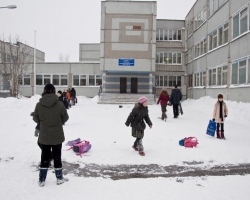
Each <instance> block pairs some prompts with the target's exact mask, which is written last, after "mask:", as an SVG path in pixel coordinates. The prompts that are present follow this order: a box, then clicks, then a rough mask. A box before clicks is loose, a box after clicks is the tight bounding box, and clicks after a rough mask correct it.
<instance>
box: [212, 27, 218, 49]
mask: <svg viewBox="0 0 250 200" xmlns="http://www.w3.org/2000/svg"><path fill="white" fill-rule="evenodd" d="M216 47H217V30H216V31H214V32H213V49H214V48H216Z"/></svg>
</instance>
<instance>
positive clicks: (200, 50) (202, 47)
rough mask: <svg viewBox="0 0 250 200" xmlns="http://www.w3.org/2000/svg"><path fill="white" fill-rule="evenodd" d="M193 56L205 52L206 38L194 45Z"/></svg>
mask: <svg viewBox="0 0 250 200" xmlns="http://www.w3.org/2000/svg"><path fill="white" fill-rule="evenodd" d="M194 49H195V53H194V54H195V58H196V57H199V56H201V55H203V54H205V53H207V39H206V38H205V39H203V40H202V41H201V42H199V43H198V44H196V45H195V46H194Z"/></svg>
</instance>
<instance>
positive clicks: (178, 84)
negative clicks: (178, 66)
mask: <svg viewBox="0 0 250 200" xmlns="http://www.w3.org/2000/svg"><path fill="white" fill-rule="evenodd" d="M177 86H179V87H180V86H181V76H177Z"/></svg>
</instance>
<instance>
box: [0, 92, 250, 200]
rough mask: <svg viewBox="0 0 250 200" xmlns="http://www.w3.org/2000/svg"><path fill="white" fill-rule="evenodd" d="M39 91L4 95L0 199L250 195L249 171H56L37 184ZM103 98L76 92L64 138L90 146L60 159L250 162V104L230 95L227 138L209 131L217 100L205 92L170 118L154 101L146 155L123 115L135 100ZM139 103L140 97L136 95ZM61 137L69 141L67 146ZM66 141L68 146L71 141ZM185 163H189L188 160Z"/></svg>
mask: <svg viewBox="0 0 250 200" xmlns="http://www.w3.org/2000/svg"><path fill="white" fill-rule="evenodd" d="M39 98H40V96H39V95H36V96H33V97H32V98H22V99H15V98H6V99H4V98H0V111H1V115H0V125H1V127H0V129H1V131H0V159H1V160H0V172H1V173H0V199H7V200H9V199H19V200H21V199H36V200H39V199H69V198H70V199H73V198H81V199H89V200H92V199H94V200H99V199H102V200H106V199H107V200H110V199H112V200H113V199H115V200H116V199H119V200H120V199H121V200H126V199H130V200H133V199H142V200H147V199H150V200H151V199H156V200H159V199H164V200H165V199H171V200H172V199H173V200H179V199H187V200H189V199H190V200H191V199H192V200H194V199H203V200H208V199H209V200H210V199H213V200H217V199H218V200H220V199H223V200H224V199H227V200H228V199H237V200H248V199H249V196H250V190H249V188H250V175H245V176H238V175H235V176H222V177H211V176H206V177H182V178H181V179H182V181H178V178H147V179H139V178H137V179H127V180H116V181H114V180H111V179H103V178H84V177H75V176H74V175H71V174H68V175H67V177H68V178H69V179H70V180H69V182H67V183H64V184H62V185H60V186H58V185H56V179H55V175H54V174H53V173H52V170H50V171H49V172H48V175H47V179H46V183H45V186H44V187H42V188H41V187H39V186H38V171H36V168H35V167H34V165H37V164H38V163H39V161H40V149H39V147H38V146H37V137H34V128H35V125H36V124H35V122H33V120H32V117H30V113H31V112H32V111H33V110H34V108H35V105H36V103H37V102H38V101H39ZM97 101H98V97H95V98H93V99H89V98H86V97H78V104H77V105H76V106H74V107H72V108H71V109H70V110H68V113H69V117H70V119H69V121H68V122H67V123H66V125H65V126H64V132H65V138H66V140H65V143H66V142H67V141H69V140H73V139H76V138H81V139H84V140H89V141H90V142H91V144H92V149H91V150H90V151H89V152H88V153H87V154H86V155H88V156H83V157H82V158H81V157H79V156H76V155H75V154H74V152H73V151H63V152H62V159H63V160H64V161H67V162H69V163H78V164H80V165H81V167H84V164H90V163H94V164H98V165H102V164H103V165H119V164H136V165H140V164H158V165H163V166H169V165H179V166H185V165H186V164H185V163H186V162H192V161H196V162H200V163H201V164H199V166H201V167H204V168H205V167H206V168H209V167H212V166H215V165H221V166H223V165H226V164H243V163H250V145H249V142H250V133H249V129H250V123H249V122H250V104H249V103H237V102H231V101H226V103H227V106H228V109H229V114H228V117H227V118H226V121H225V136H226V138H227V140H225V141H224V140H218V139H216V138H213V137H211V136H208V135H206V134H205V132H206V128H207V125H208V122H209V120H210V119H211V118H212V112H213V108H214V104H215V102H216V99H212V98H210V97H203V98H201V99H199V100H186V101H184V102H183V103H182V107H183V111H184V115H181V116H180V117H179V118H178V119H174V118H173V112H172V107H168V111H167V115H168V119H167V122H164V121H162V120H160V119H159V118H158V117H160V114H161V111H160V106H159V105H149V115H150V118H151V121H152V123H153V127H152V129H149V128H148V127H147V129H146V130H145V137H144V139H143V145H144V149H145V154H146V156H145V157H141V156H139V154H138V152H135V151H134V150H133V149H132V148H131V146H132V144H133V142H134V138H133V137H132V136H131V128H128V127H126V126H125V124H124V123H125V121H126V119H127V117H128V115H129V113H130V112H131V110H132V108H133V105H130V104H129V105H123V107H122V108H119V106H118V105H102V104H97ZM135 101H136V100H135ZM188 136H195V137H197V138H198V140H199V145H198V146H197V148H193V149H189V148H184V147H181V146H179V144H178V143H179V140H180V139H182V138H184V137H188ZM65 143H64V144H65ZM64 144H63V150H66V149H67V148H68V147H67V146H65V145H64ZM185 161H186V162H185Z"/></svg>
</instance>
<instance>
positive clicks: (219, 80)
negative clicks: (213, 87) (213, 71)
mask: <svg viewBox="0 0 250 200" xmlns="http://www.w3.org/2000/svg"><path fill="white" fill-rule="evenodd" d="M221 80H222V68H221V67H218V68H217V85H221V84H222V82H221Z"/></svg>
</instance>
